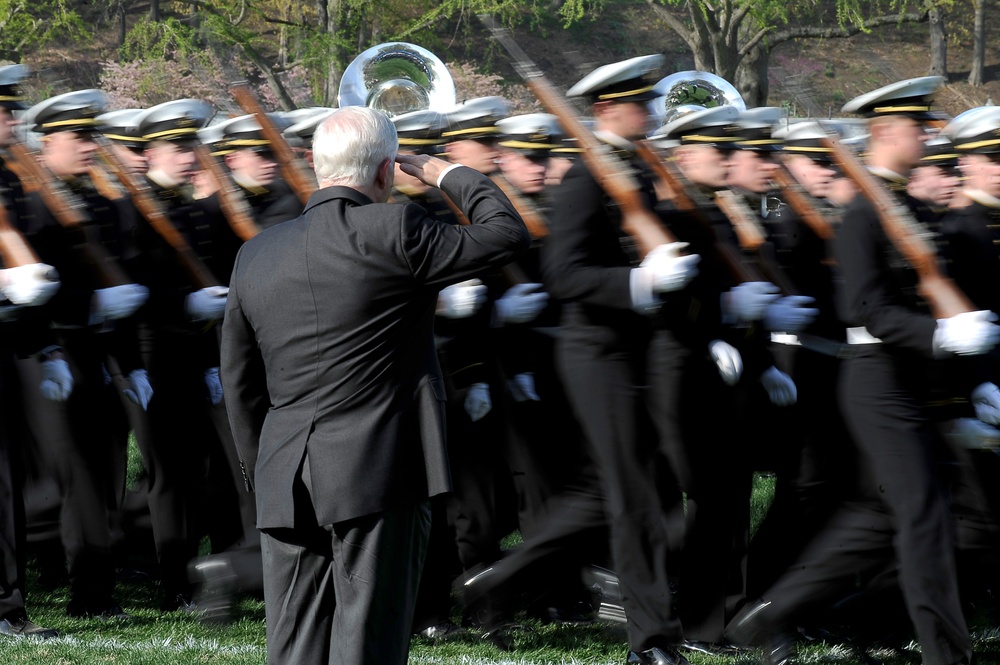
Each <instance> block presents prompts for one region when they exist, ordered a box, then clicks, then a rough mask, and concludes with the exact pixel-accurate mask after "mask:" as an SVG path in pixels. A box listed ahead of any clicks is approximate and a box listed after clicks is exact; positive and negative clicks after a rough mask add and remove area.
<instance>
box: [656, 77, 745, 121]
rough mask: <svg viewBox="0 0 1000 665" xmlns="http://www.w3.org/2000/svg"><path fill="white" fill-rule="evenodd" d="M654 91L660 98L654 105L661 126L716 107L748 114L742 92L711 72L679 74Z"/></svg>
mask: <svg viewBox="0 0 1000 665" xmlns="http://www.w3.org/2000/svg"><path fill="white" fill-rule="evenodd" d="M654 89H655V90H656V91H657V92H659V93H660V96H659V97H657V98H656V99H654V100H653V101H651V102H650V105H651V106H652V112H653V114H654V115H655V116H656V117H657V118H658V119H659V124H660V125H661V126H662V125H665V124H667V123H668V122H670V121H671V120H676V119H677V118H679V117H681V116H683V115H685V114H687V113H691V112H693V111H700V110H702V109H708V108H713V107H715V106H735V107H736V108H737V110H739V111H746V110H747V105H746V102H744V101H743V97H742V96H741V95H740V92H739V90H737V89H736V87H735V86H734V85H733V84H732V83H730V82H729V81H727V80H726V79H724V78H722V77H721V76H717V75H715V74H711V73H709V72H702V71H697V70H690V71H685V72H677V73H676V74H671V75H670V76H667V77H665V78H662V79H660V80H659V81H658V82H657V83H656V85H655V86H654Z"/></svg>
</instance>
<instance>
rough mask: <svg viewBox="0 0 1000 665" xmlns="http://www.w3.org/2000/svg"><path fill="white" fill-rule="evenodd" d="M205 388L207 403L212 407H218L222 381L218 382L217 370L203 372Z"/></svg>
mask: <svg viewBox="0 0 1000 665" xmlns="http://www.w3.org/2000/svg"><path fill="white" fill-rule="evenodd" d="M205 387H207V388H208V401H209V402H211V403H212V406H218V405H219V402H221V401H222V381H221V380H219V368H218V367H212V368H211V369H206V370H205Z"/></svg>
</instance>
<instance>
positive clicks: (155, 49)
mask: <svg viewBox="0 0 1000 665" xmlns="http://www.w3.org/2000/svg"><path fill="white" fill-rule="evenodd" d="M201 52H202V47H201V46H200V44H199V41H198V34H197V31H195V30H194V29H193V28H191V27H190V26H188V25H185V24H184V23H181V22H180V21H179V20H177V19H176V18H174V17H168V18H167V19H165V20H163V21H151V20H149V18H148V17H144V18H143V19H142V20H140V21H139V22H138V23H136V24H135V25H134V26H133V27H132V29H131V30H129V31H128V34H127V35H126V36H125V43H124V44H122V47H121V49H120V55H121V57H122V60H125V61H126V62H129V61H136V60H145V59H147V58H161V59H167V58H171V57H175V56H180V57H187V56H191V55H197V54H199V53H201Z"/></svg>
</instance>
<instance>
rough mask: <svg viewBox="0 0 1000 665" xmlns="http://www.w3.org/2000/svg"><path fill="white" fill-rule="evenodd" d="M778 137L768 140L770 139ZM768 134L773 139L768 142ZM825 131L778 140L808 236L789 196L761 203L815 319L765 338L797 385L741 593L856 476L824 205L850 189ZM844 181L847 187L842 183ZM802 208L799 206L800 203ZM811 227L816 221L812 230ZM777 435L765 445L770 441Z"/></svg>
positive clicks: (801, 541)
mask: <svg viewBox="0 0 1000 665" xmlns="http://www.w3.org/2000/svg"><path fill="white" fill-rule="evenodd" d="M775 134H776V132H775ZM772 136H774V134H772ZM827 136H828V134H827V132H826V131H824V130H823V128H822V127H820V126H819V125H817V124H816V123H811V122H804V123H796V124H795V125H792V127H791V128H790V129H789V130H788V132H787V133H785V134H784V138H783V144H782V145H781V146H780V148H781V150H780V152H777V153H775V155H776V156H777V157H778V158H779V159H780V161H781V163H782V165H783V166H784V167H785V168H787V169H788V172H789V174H790V175H791V176H792V178H794V182H793V183H792V186H793V187H799V188H801V193H800V194H799V196H800V197H802V200H803V201H804V204H805V206H807V207H808V208H809V209H810V210H806V211H805V214H812V215H814V220H818V221H820V222H822V224H819V225H817V227H816V228H814V226H813V225H811V224H809V223H806V221H805V220H804V219H803V218H802V216H800V214H798V211H799V208H798V207H794V206H792V205H790V204H789V203H788V201H789V200H791V199H790V198H789V197H790V196H791V195H792V194H793V193H790V192H786V191H785V190H783V189H781V190H777V191H775V192H773V193H772V194H770V195H768V196H769V198H772V199H773V200H775V201H782V200H783V199H784V201H783V202H781V203H780V205H777V206H773V205H772V206H768V209H767V214H766V215H765V216H764V217H763V218H762V223H763V227H764V229H765V230H766V234H767V238H768V241H769V243H770V244H771V245H772V246H773V248H774V253H773V254H772V259H773V260H774V262H775V264H776V266H777V267H778V269H780V270H781V271H782V273H783V274H784V275H785V277H786V278H787V279H788V280H789V282H790V283H791V284H793V285H794V287H795V289H796V291H797V292H798V293H800V294H802V295H803V296H808V297H809V298H811V299H812V304H813V308H814V309H815V310H816V311H817V315H816V318H815V319H814V320H813V321H812V322H811V323H809V324H808V325H807V326H805V327H804V328H803V329H802V330H800V331H799V332H798V333H794V334H793V333H788V332H774V333H772V334H771V341H772V347H771V348H772V352H773V354H774V356H775V362H776V364H777V365H778V366H779V367H780V368H781V369H782V370H783V371H784V372H786V373H787V374H788V375H789V376H790V377H791V379H792V381H794V383H795V386H796V396H797V399H796V403H795V404H794V405H793V406H791V407H790V408H788V409H785V410H784V413H782V414H781V419H782V420H781V424H782V428H781V429H780V432H781V434H782V436H781V438H780V439H779V440H778V441H777V443H776V444H775V443H772V444H771V445H772V447H774V448H776V450H775V452H774V454H772V455H770V458H769V459H770V461H771V463H772V464H773V466H772V467H771V468H773V469H774V471H775V472H776V475H777V480H776V486H775V497H774V500H773V501H772V503H771V506H770V508H769V509H768V513H767V516H766V517H765V519H764V521H763V522H762V523H761V525H760V526H759V527H758V529H757V532H756V534H755V535H754V539H753V541H752V542H751V545H750V552H749V556H748V594H749V595H750V596H751V597H757V596H759V595H760V594H762V593H763V592H764V591H765V590H766V589H767V588H768V587H770V585H771V584H772V583H774V581H775V580H777V578H778V577H779V576H780V575H781V574H782V573H783V572H784V571H785V570H786V569H787V567H788V566H789V565H790V564H791V563H792V562H793V561H794V560H795V558H796V557H797V556H798V554H799V553H800V552H801V550H802V548H803V547H804V546H805V544H806V543H808V542H809V541H810V540H811V539H812V537H813V536H814V535H815V534H816V533H817V532H818V530H819V529H820V528H821V527H822V526H823V525H824V524H825V522H826V520H827V519H828V518H829V517H830V515H831V514H832V513H833V511H834V510H835V509H836V508H837V507H838V506H839V505H840V502H841V501H843V500H844V499H845V498H846V497H848V496H851V493H852V492H853V491H855V490H854V483H855V481H856V477H857V470H856V468H855V465H856V464H857V460H856V455H851V454H850V451H851V450H852V449H853V447H852V446H851V443H850V439H849V434H848V433H847V429H846V424H845V423H844V420H843V416H842V414H841V412H840V409H839V408H837V385H838V376H839V373H840V365H841V358H843V357H844V356H845V354H846V353H847V351H848V350H849V347H847V346H846V344H845V339H844V324H843V322H842V321H841V320H840V318H839V316H838V315H837V310H836V306H835V299H834V289H835V284H836V279H837V276H836V272H835V269H834V267H833V266H832V265H831V264H832V260H831V257H832V254H833V245H832V239H833V238H832V234H833V232H834V230H835V228H836V224H835V222H834V220H836V219H839V216H840V214H839V212H837V211H836V209H835V208H834V206H833V204H831V202H829V201H828V200H827V197H829V196H833V197H834V198H836V197H837V194H836V193H835V192H837V191H838V190H841V189H845V190H847V191H848V192H851V195H852V196H853V190H854V186H853V185H852V184H849V185H848V186H846V187H845V186H844V185H842V184H838V181H846V178H844V177H843V176H842V175H840V174H838V171H837V170H836V169H835V167H834V165H833V164H832V162H831V160H832V149H831V148H829V147H828V146H826V145H825V143H824V141H825V140H826V139H827ZM848 182H849V181H848ZM800 205H801V204H800ZM813 224H816V221H814V222H813ZM775 438H777V437H772V439H775Z"/></svg>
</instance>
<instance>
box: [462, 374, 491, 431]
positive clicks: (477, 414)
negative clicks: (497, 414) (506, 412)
mask: <svg viewBox="0 0 1000 665" xmlns="http://www.w3.org/2000/svg"><path fill="white" fill-rule="evenodd" d="M464 406H465V412H466V413H467V414H469V418H471V419H472V422H476V421H477V420H480V419H482V418H483V416H485V415H486V414H487V413H489V412H490V409H492V408H493V401H492V400H491V399H490V387H489V385H487V384H485V383H473V384H472V385H471V386H469V392H467V393H465V404H464Z"/></svg>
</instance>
